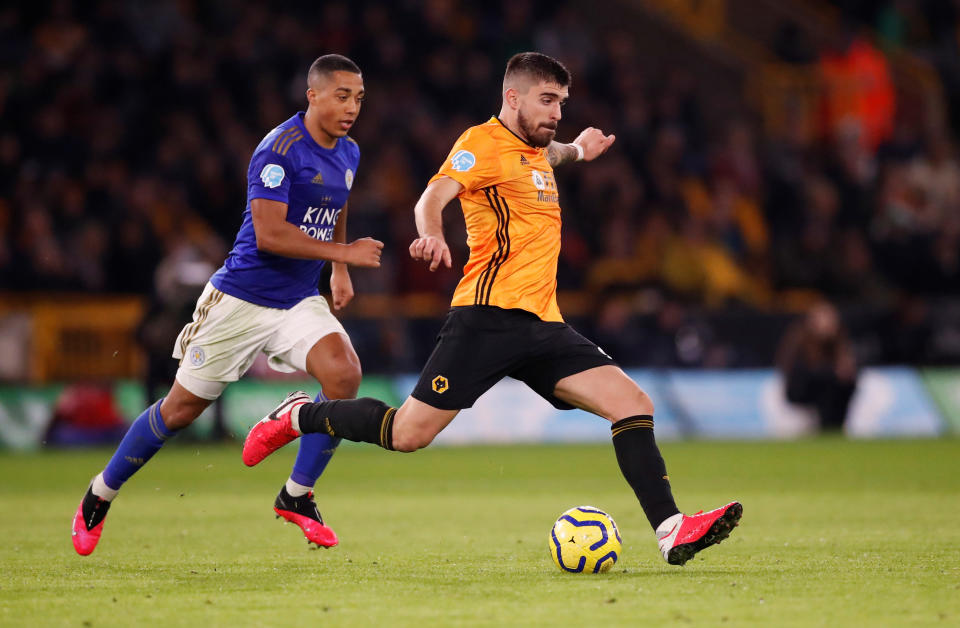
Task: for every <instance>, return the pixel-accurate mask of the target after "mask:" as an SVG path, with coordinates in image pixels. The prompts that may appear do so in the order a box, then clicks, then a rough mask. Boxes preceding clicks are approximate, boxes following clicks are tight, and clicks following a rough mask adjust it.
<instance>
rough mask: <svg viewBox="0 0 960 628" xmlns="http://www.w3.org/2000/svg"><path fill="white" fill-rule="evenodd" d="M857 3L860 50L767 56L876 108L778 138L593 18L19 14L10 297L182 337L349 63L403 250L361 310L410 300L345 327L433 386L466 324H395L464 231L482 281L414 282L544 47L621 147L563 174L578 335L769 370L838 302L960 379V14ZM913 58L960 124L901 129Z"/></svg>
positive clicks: (362, 276) (376, 212) (374, 354)
mask: <svg viewBox="0 0 960 628" xmlns="http://www.w3.org/2000/svg"><path fill="white" fill-rule="evenodd" d="M841 4H843V5H844V7H843V8H844V9H845V15H846V16H847V17H848V18H850V19H851V20H854V21H853V22H851V25H853V24H856V28H854V27H852V26H851V28H849V29H847V31H846V32H847V33H848V34H849V35H850V37H849V38H848V39H846V40H845V41H843V42H842V43H839V44H838V45H837V46H836V47H835V48H833V49H829V50H818V49H817V48H816V46H814V45H813V44H812V43H810V42H809V41H808V40H807V39H805V38H804V34H803V32H802V31H798V30H797V29H796V28H795V26H794V25H791V24H783V25H782V27H781V28H780V29H779V30H778V36H777V38H775V39H774V40H771V41H769V42H761V43H762V44H763V45H765V46H768V47H769V48H770V49H771V50H772V51H774V52H775V54H776V55H777V56H778V57H779V58H780V59H781V60H782V61H784V62H787V63H794V64H798V65H811V64H819V65H820V67H821V69H822V70H823V74H824V76H826V77H830V76H833V78H834V79H835V80H838V81H841V82H842V81H843V80H844V77H845V75H844V74H843V72H844V71H846V70H847V69H849V68H850V67H854V66H855V67H854V71H855V72H856V71H857V70H858V69H863V67H867V68H868V69H869V71H870V72H872V73H873V74H872V76H873V77H874V78H875V79H876V82H875V83H874V84H872V86H871V87H870V90H871V93H870V96H871V98H872V100H871V101H870V105H869V107H868V108H867V109H866V110H864V111H859V110H856V111H853V112H851V111H833V110H831V102H830V100H829V98H825V102H824V113H823V120H822V125H821V128H820V130H819V131H818V132H817V133H813V134H809V133H808V134H804V133H800V132H796V133H784V134H778V135H775V134H771V133H768V132H765V131H764V127H763V125H762V124H761V122H760V121H759V119H758V116H757V115H756V114H755V112H753V111H752V110H751V108H750V107H749V106H748V104H747V103H744V102H736V103H734V106H733V107H726V108H725V109H724V111H723V115H717V112H716V111H714V110H712V108H713V102H712V99H711V94H709V93H704V90H703V87H702V86H701V85H699V84H698V82H697V81H696V80H695V78H694V77H693V76H692V75H691V74H690V73H689V72H688V71H687V70H685V69H683V68H681V67H679V66H677V67H674V66H671V65H669V64H667V65H664V64H655V63H650V62H647V59H646V57H645V55H644V53H643V48H642V46H640V45H639V42H638V41H637V40H636V36H635V34H634V33H633V32H631V29H630V27H629V25H628V24H627V25H621V27H620V28H615V29H612V30H611V29H609V28H607V27H605V26H602V25H600V24H599V23H598V22H597V19H598V18H597V13H598V12H596V11H595V10H594V8H592V6H593V5H592V4H591V3H586V2H534V1H526V0H509V1H505V2H489V3H456V2H451V1H447V0H430V1H426V2H412V1H401V2H363V3H352V2H324V3H290V4H284V5H283V6H282V7H280V6H279V5H277V6H270V7H269V8H268V6H267V5H258V4H252V3H244V2H230V1H219V2H211V3H205V2H170V3H152V2H119V1H109V0H106V1H98V2H90V3H80V2H66V1H59V2H33V3H17V4H14V5H6V6H4V7H3V8H0V60H2V70H0V290H2V291H3V292H6V293H8V294H9V293H24V292H43V293H53V294H60V293H63V292H82V293H84V294H98V293H99V294H112V293H132V294H139V295H143V296H144V297H149V298H151V299H152V300H153V302H154V303H155V307H154V308H153V312H154V313H156V312H161V313H162V312H165V311H166V312H167V313H168V314H167V316H168V319H170V320H168V321H167V322H166V326H167V327H169V328H170V330H172V333H175V331H176V329H178V328H179V326H180V325H182V324H183V323H184V322H185V321H186V320H187V318H188V316H189V312H190V309H191V307H192V304H193V298H195V296H196V292H190V290H198V288H197V285H198V284H199V283H201V282H202V281H204V280H205V279H206V277H207V276H208V274H209V272H211V271H212V270H213V269H215V268H216V267H217V266H218V265H219V264H220V263H221V261H222V260H223V257H224V256H225V254H226V252H227V251H228V250H229V247H230V245H231V243H232V239H233V237H234V235H235V233H236V230H237V228H238V227H239V225H240V222H241V214H242V211H243V207H244V200H245V196H244V195H245V190H246V184H245V179H246V169H247V164H248V159H249V156H250V154H251V152H252V150H253V148H254V147H255V146H256V144H257V143H258V141H259V139H260V138H261V137H262V136H263V135H264V134H265V133H266V132H267V131H269V130H270V129H271V128H273V127H274V126H275V125H276V124H278V123H279V122H280V121H282V120H284V119H286V118H287V117H289V116H290V115H291V114H292V113H293V112H295V111H297V110H302V109H303V108H304V106H305V105H304V97H303V91H304V74H305V70H306V68H307V66H308V65H309V63H310V62H311V61H312V60H313V59H314V58H315V57H316V56H318V55H319V54H322V53H326V52H339V53H342V54H346V55H347V56H349V57H351V58H353V59H354V60H355V61H357V63H358V64H359V65H360V67H361V68H362V69H363V72H364V79H365V83H366V88H367V94H368V96H367V100H366V102H365V104H364V107H363V111H362V114H361V116H360V118H359V121H358V124H357V126H356V128H355V130H354V133H353V134H352V135H353V137H354V138H355V139H356V140H357V141H358V142H359V144H360V147H361V150H362V152H363V157H362V161H361V166H360V170H359V173H358V177H357V182H356V185H355V186H354V188H353V192H352V195H351V199H350V212H349V227H348V232H349V236H350V238H351V239H353V238H357V237H361V236H365V235H370V236H373V237H376V238H378V239H381V240H384V241H385V242H386V243H387V252H388V254H387V255H385V257H384V260H385V263H384V266H383V268H381V269H379V270H377V271H370V272H367V271H355V272H354V273H353V277H354V285H355V287H356V290H357V293H358V295H362V296H364V297H367V296H370V295H373V296H374V297H377V296H379V297H384V299H380V300H379V301H374V303H380V304H381V307H380V309H379V310H378V311H379V314H377V315H372V314H369V313H364V312H363V311H362V308H363V306H362V305H361V304H360V302H359V301H358V304H357V305H356V306H354V308H353V311H348V312H347V313H346V314H345V317H346V320H345V324H346V326H347V328H348V330H349V331H350V333H351V337H352V339H353V342H354V344H355V345H356V347H357V349H358V352H359V354H360V357H361V360H362V361H363V364H364V368H365V371H367V372H390V371H407V372H413V371H416V370H418V369H419V367H420V366H421V365H422V363H423V361H424V360H425V358H426V353H425V352H428V351H429V350H430V348H431V347H432V345H433V342H432V335H433V334H434V333H435V331H436V329H437V326H438V324H437V321H438V317H439V315H440V314H441V313H442V312H441V311H436V308H434V309H433V310H431V309H430V308H429V307H428V308H427V311H428V315H425V316H423V317H415V316H414V317H411V316H403V315H401V310H400V308H399V307H398V306H395V305H391V304H396V303H399V302H400V301H401V297H411V296H415V297H417V298H422V299H423V301H424V303H429V304H437V303H439V304H441V306H442V304H443V303H444V302H445V301H446V299H447V298H448V297H449V295H450V294H451V293H452V291H453V287H454V286H455V284H456V281H457V279H458V270H459V265H462V263H464V262H465V260H466V253H467V252H466V248H465V245H464V242H463V236H462V233H463V227H462V217H460V216H459V211H458V210H456V209H454V210H453V211H449V210H448V211H447V212H446V217H445V219H446V220H447V222H448V223H449V224H448V227H449V236H448V237H449V240H450V243H451V245H452V248H453V255H454V262H455V263H454V269H452V270H449V271H443V272H440V273H438V274H436V275H434V274H430V273H429V272H427V271H426V270H425V267H424V266H422V265H420V264H417V263H414V262H412V261H411V260H410V259H409V257H408V256H407V254H406V249H407V245H408V244H409V242H410V241H411V239H412V238H413V237H414V236H415V231H414V223H413V215H412V208H413V205H414V203H415V201H416V199H417V197H418V195H419V193H420V191H421V190H422V188H423V186H424V184H425V183H426V181H427V180H428V178H429V177H430V176H431V175H432V174H433V173H434V172H435V171H436V170H437V168H438V166H439V164H440V163H441V162H442V160H443V159H444V158H445V157H446V155H447V151H448V150H449V147H450V146H451V145H452V142H453V141H454V140H455V139H456V137H457V136H458V135H459V133H460V132H461V131H462V130H463V129H464V128H466V127H468V126H470V125H473V124H477V123H479V122H482V121H483V120H485V119H486V118H488V117H489V116H490V115H492V114H494V113H496V112H497V111H498V109H499V93H500V81H501V78H502V69H503V65H504V62H505V60H506V59H507V58H508V57H509V56H510V55H511V54H513V53H515V52H518V51H523V50H539V51H542V52H545V53H547V54H551V55H554V56H556V57H558V58H559V59H561V60H562V61H564V62H565V63H566V64H567V65H568V67H570V69H571V70H572V72H573V75H574V83H573V86H572V90H571V100H570V103H569V105H568V107H567V109H566V110H565V118H564V121H563V122H562V123H561V127H560V134H559V137H558V139H561V140H566V141H569V140H571V139H573V137H574V136H575V134H576V133H577V132H579V130H580V129H581V128H583V127H584V126H588V125H591V126H597V127H600V128H602V129H604V130H605V131H607V132H612V133H615V134H616V135H617V138H618V139H617V143H616V145H615V146H614V149H613V150H612V151H611V152H610V153H609V154H608V155H606V156H605V157H604V158H602V159H601V160H599V161H597V162H596V163H593V164H589V165H576V166H572V167H567V168H565V171H564V172H563V173H561V175H560V176H559V178H558V181H559V183H560V187H561V204H562V206H563V207H564V212H565V213H564V245H563V247H564V248H563V252H562V254H561V261H560V272H559V277H558V281H559V288H560V290H561V291H564V294H573V295H579V300H577V299H570V300H569V302H570V303H571V305H570V307H569V310H568V311H569V312H570V313H571V315H570V316H569V317H568V318H569V319H571V320H572V322H574V323H575V324H576V325H577V326H578V327H580V328H581V329H582V331H583V332H584V333H585V334H586V335H588V336H591V337H593V338H594V339H596V340H597V341H598V343H599V344H600V345H601V346H604V347H605V348H606V349H607V350H608V351H609V352H610V353H611V354H612V355H614V357H616V358H617V359H618V360H620V361H621V362H623V363H624V364H628V365H635V366H636V365H641V366H657V367H666V366H721V367H722V366H758V365H762V366H769V365H771V364H772V363H773V360H774V353H775V349H776V340H777V338H779V337H780V336H781V335H782V332H783V330H784V329H785V327H786V325H787V324H788V323H789V321H790V320H791V318H792V317H793V316H795V315H796V313H797V312H799V311H802V310H804V309H805V308H806V307H809V306H810V305H812V304H814V303H815V302H817V301H818V300H819V299H820V298H825V299H828V300H830V301H832V302H834V303H836V304H837V305H838V307H839V308H840V310H841V311H842V312H843V314H844V321H845V323H846V325H847V327H848V329H849V333H850V335H851V337H852V339H853V341H854V344H855V346H856V348H857V355H858V358H859V360H860V361H861V363H872V364H883V363H908V364H936V363H956V362H958V361H960V331H958V330H957V329H956V327H955V325H956V321H957V320H960V317H958V316H957V314H958V300H960V166H958V161H957V142H956V137H957V129H958V126H960V116H958V115H957V114H956V112H957V106H958V105H957V102H958V98H960V97H958V92H960V88H958V85H957V80H958V79H957V77H960V70H958V68H960V52H958V40H960V36H958V33H960V30H958V16H960V7H958V3H956V2H952V1H950V0H946V1H943V2H919V1H918V2H902V1H889V2H877V3H862V2H847V3H841ZM864 27H877V28H876V29H875V30H870V31H867V32H869V33H871V35H870V36H868V35H863V34H857V33H863V32H865V31H863V30H860V29H863V28H864ZM872 35H876V36H877V38H874V37H873V36H872ZM898 46H901V47H902V46H909V47H911V49H913V50H917V51H919V52H921V53H923V54H925V55H927V56H928V57H929V58H930V60H931V61H932V62H933V63H934V65H935V66H936V67H938V68H939V69H940V70H941V74H942V76H943V77H946V78H945V80H943V88H944V93H945V94H946V95H947V98H948V110H949V111H952V112H953V116H952V118H951V119H952V124H953V126H952V127H950V126H947V125H940V126H936V125H932V124H930V123H929V121H927V120H922V119H921V120H918V119H916V118H912V119H911V118H909V117H907V116H901V115H898V113H899V112H898V108H897V106H896V91H895V90H894V89H893V86H892V85H890V83H889V81H890V77H889V75H888V71H887V68H886V66H885V55H884V52H883V50H889V49H890V48H891V47H894V48H895V47H898ZM851 64H852V65H851ZM858 64H859V65H858ZM831 72H833V73H834V74H832V75H831ZM950 77H953V79H952V81H953V82H952V83H951V79H950ZM827 94H828V96H829V89H828V90H827ZM851 114H852V115H851ZM795 128H796V130H799V127H795ZM184 283H186V284H190V286H188V288H190V289H188V290H186V291H185V292H181V291H179V288H180V287H182V286H181V284H184ZM185 293H189V295H188V296H183V297H182V298H181V297H179V296H178V295H180V294H185ZM431 297H433V298H431ZM411 302H413V303H416V302H417V299H416V298H414V299H412V300H411V299H406V300H404V301H403V303H405V304H407V308H408V309H407V310H403V311H409V307H410V303H411ZM369 303H371V302H370V301H368V306H367V308H368V309H370V308H371V307H372V306H370V305H369ZM383 303H386V304H387V306H386V307H382V304H383ZM578 304H579V305H578ZM373 309H376V308H373ZM414 309H416V308H415V307H414ZM170 312H173V313H174V314H170ZM155 319H156V320H159V321H161V323H158V325H159V326H161V327H162V326H163V324H162V321H163V315H159V316H156V317H155ZM170 330H167V333H166V335H165V334H164V333H158V334H157V335H158V336H160V337H161V338H162V340H161V341H158V342H157V343H156V347H155V349H156V351H157V352H159V354H160V355H161V356H163V357H164V358H165V359H167V358H166V355H168V353H169V346H170V341H171V340H170V339H168V338H169V334H170ZM149 336H150V334H149V333H147V334H145V337H146V338H147V341H146V342H147V344H148V346H149V345H150V343H149ZM167 361H170V360H168V359H167ZM171 362H172V361H171Z"/></svg>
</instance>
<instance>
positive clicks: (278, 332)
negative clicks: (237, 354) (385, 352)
mask: <svg viewBox="0 0 960 628" xmlns="http://www.w3.org/2000/svg"><path fill="white" fill-rule="evenodd" d="M278 316H279V318H278V325H277V326H276V328H275V329H274V332H273V334H272V335H271V337H270V339H269V341H268V342H267V344H266V346H265V347H264V349H263V351H264V353H266V354H267V363H268V364H269V365H270V368H272V369H273V370H275V371H280V372H282V373H293V372H295V371H304V372H310V368H309V364H308V361H307V356H308V355H309V354H310V353H311V351H313V349H314V347H315V346H316V345H317V343H318V342H320V341H321V340H323V339H325V338H327V337H329V336H331V335H334V334H336V335H342V336H343V338H344V339H345V340H346V347H342V348H343V351H344V352H343V353H341V352H339V351H335V352H334V354H335V355H336V356H341V357H344V358H349V355H347V353H349V354H351V355H352V356H353V357H354V358H355V357H356V354H355V353H354V351H353V346H352V345H351V344H350V341H349V338H348V336H347V331H346V330H345V329H344V328H343V325H342V324H341V323H340V321H339V320H337V317H335V316H334V315H333V313H332V312H331V311H330V306H329V305H327V300H326V299H324V298H323V297H319V296H317V297H308V298H306V299H304V300H303V301H301V302H300V303H298V304H297V305H295V306H294V307H292V308H290V309H289V310H286V311H285V312H278ZM336 342H337V341H336V339H333V340H331V341H330V343H336ZM347 347H348V348H349V349H347ZM331 348H332V349H337V347H331ZM314 353H316V352H314ZM334 354H331V356H330V359H334V357H335V356H334ZM358 364H359V361H358ZM310 374H311V375H314V377H316V375H315V374H314V373H312V372H310ZM318 379H319V378H318Z"/></svg>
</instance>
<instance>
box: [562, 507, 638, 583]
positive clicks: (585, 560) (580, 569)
mask: <svg viewBox="0 0 960 628" xmlns="http://www.w3.org/2000/svg"><path fill="white" fill-rule="evenodd" d="M621 547H622V546H621V539H620V531H619V530H617V524H616V523H615V522H614V521H613V517H611V516H610V515H608V514H607V513H605V512H603V511H602V510H600V509H599V508H594V507H593V506H577V507H576V508H571V509H570V510H568V511H567V512H565V513H563V514H562V515H560V518H559V519H557V522H556V523H554V524H553V529H552V530H550V555H551V556H552V557H553V562H554V563H556V565H557V567H559V568H560V569H562V570H564V571H568V572H571V573H604V572H606V571H610V568H611V567H613V564H614V563H615V562H617V558H619V557H620V550H621Z"/></svg>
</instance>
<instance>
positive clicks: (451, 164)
mask: <svg viewBox="0 0 960 628" xmlns="http://www.w3.org/2000/svg"><path fill="white" fill-rule="evenodd" d="M444 176H446V177H450V178H451V179H454V180H455V181H457V182H458V183H460V184H461V185H462V186H463V188H464V189H463V191H462V192H461V193H460V196H459V198H460V204H461V206H462V207H463V217H464V220H465V222H466V225H467V245H468V246H469V247H470V259H469V260H468V261H467V264H466V266H464V268H463V279H461V280H460V284H459V285H458V286H457V289H456V291H455V292H454V294H453V301H452V302H451V305H454V306H458V305H494V306H497V307H501V308H504V309H510V308H517V309H522V310H526V311H528V312H532V313H533V314H536V315H537V316H539V317H540V318H541V319H542V320H544V321H563V317H562V316H561V315H560V309H559V308H558V307H557V258H558V257H559V255H560V224H561V223H560V204H559V197H558V194H557V184H556V180H555V179H554V178H553V168H552V167H551V166H550V164H549V163H548V162H547V154H546V149H543V148H534V147H532V146H530V145H529V144H527V143H526V142H524V141H523V140H522V139H520V137H518V136H517V135H515V134H514V133H513V131H511V130H510V129H508V128H507V127H506V126H504V125H503V123H501V122H500V120H499V119H498V118H497V117H495V116H494V117H493V118H490V120H488V121H487V122H485V123H484V124H480V125H477V126H474V127H470V128H469V129H467V130H466V131H465V132H464V133H463V135H461V136H460V139H458V140H457V142H456V144H454V145H453V149H451V151H450V155H449V156H448V157H447V160H446V161H445V162H444V163H443V166H442V167H441V168H440V171H439V172H438V173H437V174H436V175H434V177H433V178H432V179H430V181H431V182H433V181H435V180H436V179H438V178H440V177H444Z"/></svg>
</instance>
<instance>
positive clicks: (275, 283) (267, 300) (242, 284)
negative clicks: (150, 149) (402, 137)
mask: <svg viewBox="0 0 960 628" xmlns="http://www.w3.org/2000/svg"><path fill="white" fill-rule="evenodd" d="M303 115H304V114H303V112H302V111H301V112H299V113H298V114H297V115H295V116H293V117H292V118H290V119H289V120H287V121H286V122H284V123H283V124H281V125H280V126H278V127H277V128H275V129H274V130H272V131H270V133H268V134H267V136H266V137H264V138H263V140H262V141H261V142H260V145H259V146H257V149H256V150H255V151H254V152H253V157H252V158H251V159H250V168H249V169H248V170H247V207H246V210H245V211H244V213H243V225H242V226H241V227H240V231H239V233H237V239H236V241H235V242H234V244H233V249H232V250H231V251H230V254H229V255H228V256H227V259H226V261H225V262H224V264H223V266H221V267H220V269H219V270H218V271H217V272H216V273H214V275H213V277H211V279H210V281H211V282H212V283H213V285H214V287H216V288H217V289H218V290H220V291H222V292H226V293H227V294H229V295H232V296H235V297H237V298H238V299H243V300H244V301H249V302H250V303H256V304H257V305H263V306H266V307H273V308H281V309H289V308H291V307H293V306H294V305H296V304H297V303H299V302H300V301H301V300H303V299H305V298H306V297H310V296H316V295H318V294H319V290H318V287H319V284H320V270H321V269H322V268H323V264H324V262H323V261H322V260H305V259H293V258H290V257H282V256H280V255H274V254H272V253H267V252H265V251H260V250H258V249H257V238H256V234H255V233H254V230H253V218H252V216H251V214H250V202H251V201H252V200H253V199H255V198H266V199H270V200H273V201H280V202H281V203H286V204H287V222H289V223H291V224H293V225H296V226H297V227H299V228H300V230H301V231H303V232H304V233H306V234H307V235H308V236H310V237H311V238H316V239H317V240H325V241H330V240H333V228H334V225H336V222H337V217H339V215H340V211H341V210H342V209H343V206H344V205H346V203H347V197H348V196H349V195H350V188H351V186H352V185H353V178H354V176H355V175H356V172H357V164H358V163H359V162H360V148H359V146H357V143H356V142H354V141H353V140H352V139H350V138H349V137H341V138H340V139H338V140H337V145H336V146H335V147H334V148H324V147H322V146H320V145H319V144H317V143H316V142H314V141H313V138H312V137H310V134H309V133H308V132H307V129H306V128H305V127H304V126H303Z"/></svg>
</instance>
